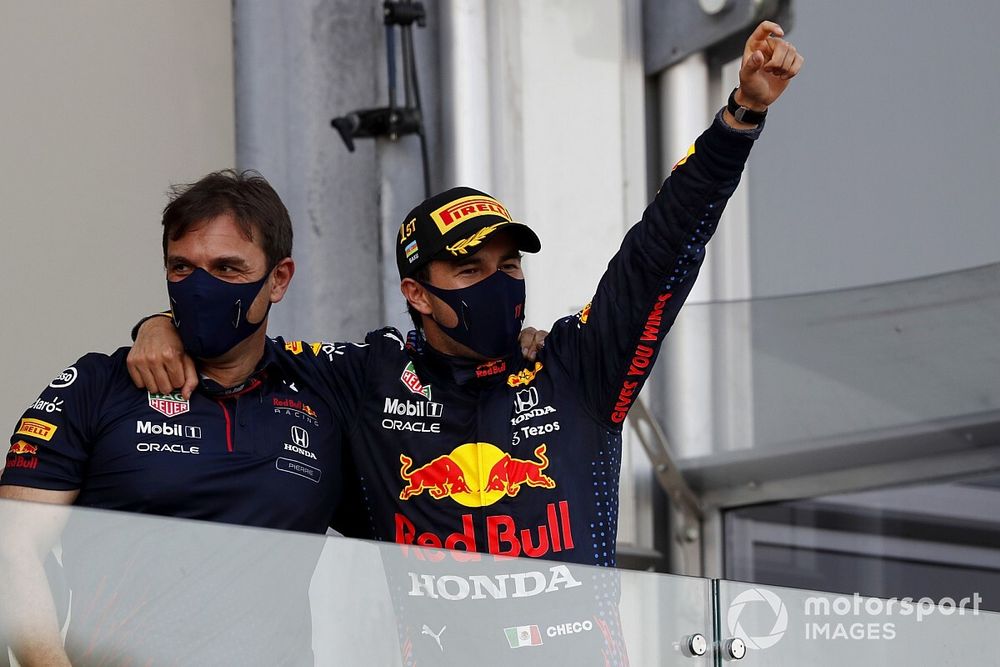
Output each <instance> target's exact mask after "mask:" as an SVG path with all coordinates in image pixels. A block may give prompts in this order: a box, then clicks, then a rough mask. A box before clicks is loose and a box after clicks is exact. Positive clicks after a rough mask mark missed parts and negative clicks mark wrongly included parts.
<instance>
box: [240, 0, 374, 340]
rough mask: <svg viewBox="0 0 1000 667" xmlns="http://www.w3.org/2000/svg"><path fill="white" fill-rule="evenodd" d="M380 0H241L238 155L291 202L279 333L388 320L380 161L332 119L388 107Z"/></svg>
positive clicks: (322, 331)
mask: <svg viewBox="0 0 1000 667" xmlns="http://www.w3.org/2000/svg"><path fill="white" fill-rule="evenodd" d="M381 18H382V13H381V3H376V2H368V1H364V2H359V1H358V0H335V1H324V0H289V1H287V2H280V3H276V2H262V1H257V0H237V1H236V2H235V5H234V19H235V28H234V29H235V37H236V40H235V44H236V47H235V48H236V99H237V105H236V108H237V115H236V130H237V162H238V164H239V166H240V167H241V168H244V169H256V170H258V171H260V172H261V173H262V174H263V175H264V176H265V177H266V178H267V179H268V180H269V181H270V182H271V183H272V184H273V185H274V187H275V189H276V190H277V191H278V193H279V194H280V195H281V197H282V199H283V200H284V201H285V204H286V206H287V207H288V210H289V213H290V214H291V216H292V221H293V225H294V229H295V247H294V251H293V257H294V258H295V260H296V264H297V272H296V275H295V277H294V279H293V282H292V287H291V289H290V290H289V292H288V294H287V296H286V297H285V300H284V302H282V303H280V304H278V305H277V306H276V307H275V308H274V309H273V310H272V316H271V323H270V326H269V331H270V332H271V333H272V334H275V335H277V334H281V335H284V336H286V337H293V338H304V339H309V340H318V339H356V338H359V337H362V336H363V335H364V333H365V332H366V331H367V330H368V329H369V328H372V327H374V326H376V325H377V324H378V323H379V322H380V321H381V318H382V305H381V304H382V296H381V266H380V263H379V243H380V234H381V232H380V226H381V208H380V200H379V196H380V195H379V189H378V184H379V166H378V160H377V158H376V147H375V144H374V142H372V141H370V140H367V141H359V142H357V152H356V153H353V154H352V153H348V152H347V149H346V148H345V147H344V145H343V143H342V142H341V140H340V137H339V136H338V135H337V133H336V131H335V130H334V129H333V128H332V127H330V119H331V118H333V117H334V116H338V115H341V114H343V113H345V112H347V111H351V110H353V109H357V108H365V107H373V106H377V105H379V104H383V103H384V99H383V98H381V97H380V95H383V96H384V95H385V93H384V90H385V86H384V81H383V79H382V78H380V77H384V76H385V75H384V74H381V75H380V74H379V73H380V72H383V71H384V70H385V55H384V54H385V50H384V46H383V44H382V41H381V39H380V37H379V35H380V32H381Z"/></svg>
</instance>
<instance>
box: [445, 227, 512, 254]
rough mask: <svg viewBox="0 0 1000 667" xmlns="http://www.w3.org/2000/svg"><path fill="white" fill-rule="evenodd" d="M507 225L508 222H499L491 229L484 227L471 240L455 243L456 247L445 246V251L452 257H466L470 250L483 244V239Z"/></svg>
mask: <svg viewBox="0 0 1000 667" xmlns="http://www.w3.org/2000/svg"><path fill="white" fill-rule="evenodd" d="M506 224H507V223H506V222H498V223H497V224H495V225H490V226H489V227H483V228H482V229H480V230H479V231H478V232H476V233H475V234H473V235H472V236H470V237H469V238H467V239H462V240H461V241H459V242H458V243H455V244H454V245H450V246H445V249H446V250H447V251H448V252H450V253H451V254H452V255H456V256H458V255H465V254H467V253H468V252H469V248H474V247H476V246H477V245H479V244H480V243H482V242H483V239H485V238H486V237H487V236H489V235H490V234H492V233H493V231H494V230H495V229H496V228H497V227H502V226H503V225H506Z"/></svg>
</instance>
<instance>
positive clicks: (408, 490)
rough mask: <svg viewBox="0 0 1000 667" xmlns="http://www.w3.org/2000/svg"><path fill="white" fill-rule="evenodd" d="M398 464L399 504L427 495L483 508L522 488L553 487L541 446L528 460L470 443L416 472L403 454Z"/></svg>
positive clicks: (485, 444) (495, 448)
mask: <svg viewBox="0 0 1000 667" xmlns="http://www.w3.org/2000/svg"><path fill="white" fill-rule="evenodd" d="M399 462H400V463H401V464H402V466H401V467H400V469H399V475H400V477H402V478H403V481H404V482H406V486H405V487H403V490H402V491H400V493H399V499H400V500H409V499H410V498H412V497H413V496H417V495H420V494H421V493H423V492H424V491H427V493H428V494H429V495H430V496H431V498H434V499H435V500H441V499H443V498H446V497H448V498H451V499H452V500H454V501H455V502H457V503H458V504H460V505H464V506H465V507H485V506H487V505H492V504H493V503H495V502H497V501H498V500H500V499H501V498H504V497H507V496H510V497H514V496H517V494H518V493H519V492H520V491H521V487H523V486H529V487H540V488H544V489H554V488H555V487H556V482H555V480H553V479H552V478H551V477H549V476H548V475H546V474H545V472H544V471H545V469H546V468H548V467H549V459H548V457H547V456H545V445H544V444H541V445H538V447H536V448H535V451H534V458H532V459H516V458H514V457H512V456H511V455H510V454H507V453H505V452H503V451H501V450H500V448H499V447H497V446H496V445H492V444H490V443H488V442H470V443H467V444H464V445H460V446H458V447H456V448H455V449H453V450H452V451H451V453H450V454H443V455H441V456H439V457H437V458H436V459H434V460H433V461H431V462H430V463H427V464H426V465H423V466H420V467H419V468H416V469H413V459H411V458H410V457H408V456H406V455H405V454H400V455H399Z"/></svg>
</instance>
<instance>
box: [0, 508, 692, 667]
mask: <svg viewBox="0 0 1000 667" xmlns="http://www.w3.org/2000/svg"><path fill="white" fill-rule="evenodd" d="M56 542H59V544H56V548H55V550H54V551H53V552H52V553H49V549H48V547H49V545H50V544H54V543H56ZM36 545H40V546H39V547H38V548H36ZM38 553H45V554H48V555H47V556H46V557H45V559H44V566H43V564H42V560H41V559H40V558H39V556H38V555H37V554H38ZM43 568H44V569H43ZM0 573H2V574H0V636H7V637H10V638H11V643H12V644H14V645H17V646H20V645H21V642H23V641H24V640H25V638H27V639H29V640H32V641H36V642H37V641H42V640H44V639H45V637H46V634H45V632H46V628H50V629H51V635H50V636H51V637H52V638H55V637H56V633H57V630H58V629H59V628H61V629H62V635H63V636H64V637H65V644H66V649H67V652H68V653H69V655H70V657H71V658H72V659H73V660H74V664H84V665H90V664H101V665H125V664H132V665H136V664H142V665H160V664H169V665H278V664H281V665H310V664H323V665H328V664H372V665H394V664H395V665H411V664H434V665H448V664H455V665H459V664H461V665H468V664H471V663H474V664H476V665H509V664H512V663H515V662H516V663H517V664H523V665H532V664H539V665H542V664H545V665H552V664H579V665H605V664H609V665H622V664H629V663H631V664H657V665H669V664H682V665H708V664H710V660H711V655H710V652H709V653H708V654H706V655H705V656H703V657H700V658H692V657H687V656H685V655H684V652H683V650H682V649H683V648H684V646H685V645H686V642H685V637H686V636H688V635H691V634H693V633H701V634H702V635H704V636H705V637H706V638H709V639H710V638H711V630H712V605H711V585H710V582H708V581H707V580H702V579H695V578H687V577H673V576H663V575H655V574H650V573H639V572H627V571H621V570H612V569H604V568H595V567H588V566H576V565H566V564H562V563H556V562H547V561H539V560H522V559H506V558H494V557H492V556H486V555H481V554H468V553H466V552H461V551H444V550H433V549H431V550H427V549H416V548H413V547H403V546H397V545H390V544H378V543H373V542H362V541H356V540H347V539H343V538H338V537H324V536H315V535H306V534H300V533H290V532H283V531H274V530H261V529H254V528H247V527H242V526H231V525H221V524H213V523H207V522H195V521H186V520H179V519H168V518H161V517H151V516H144V515H137V514H127V513H118V512H109V511H101V510H92V509H83V508H68V507H54V506H47V505H38V504H33V503H18V502H13V501H0ZM57 619H58V620H57Z"/></svg>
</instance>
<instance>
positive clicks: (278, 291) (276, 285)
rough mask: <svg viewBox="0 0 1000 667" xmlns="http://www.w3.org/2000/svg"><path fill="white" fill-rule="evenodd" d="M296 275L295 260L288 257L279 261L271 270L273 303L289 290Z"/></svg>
mask: <svg viewBox="0 0 1000 667" xmlns="http://www.w3.org/2000/svg"><path fill="white" fill-rule="evenodd" d="M294 275H295V261H294V260H293V259H292V258H291V257H286V258H284V259H283V260H281V261H280V262H278V263H277V264H276V265H275V266H274V269H273V270H272V271H271V303H278V302H279V301H281V299H282V298H284V296H285V292H287V291H288V285H289V284H290V283H291V282H292V276H294Z"/></svg>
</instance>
